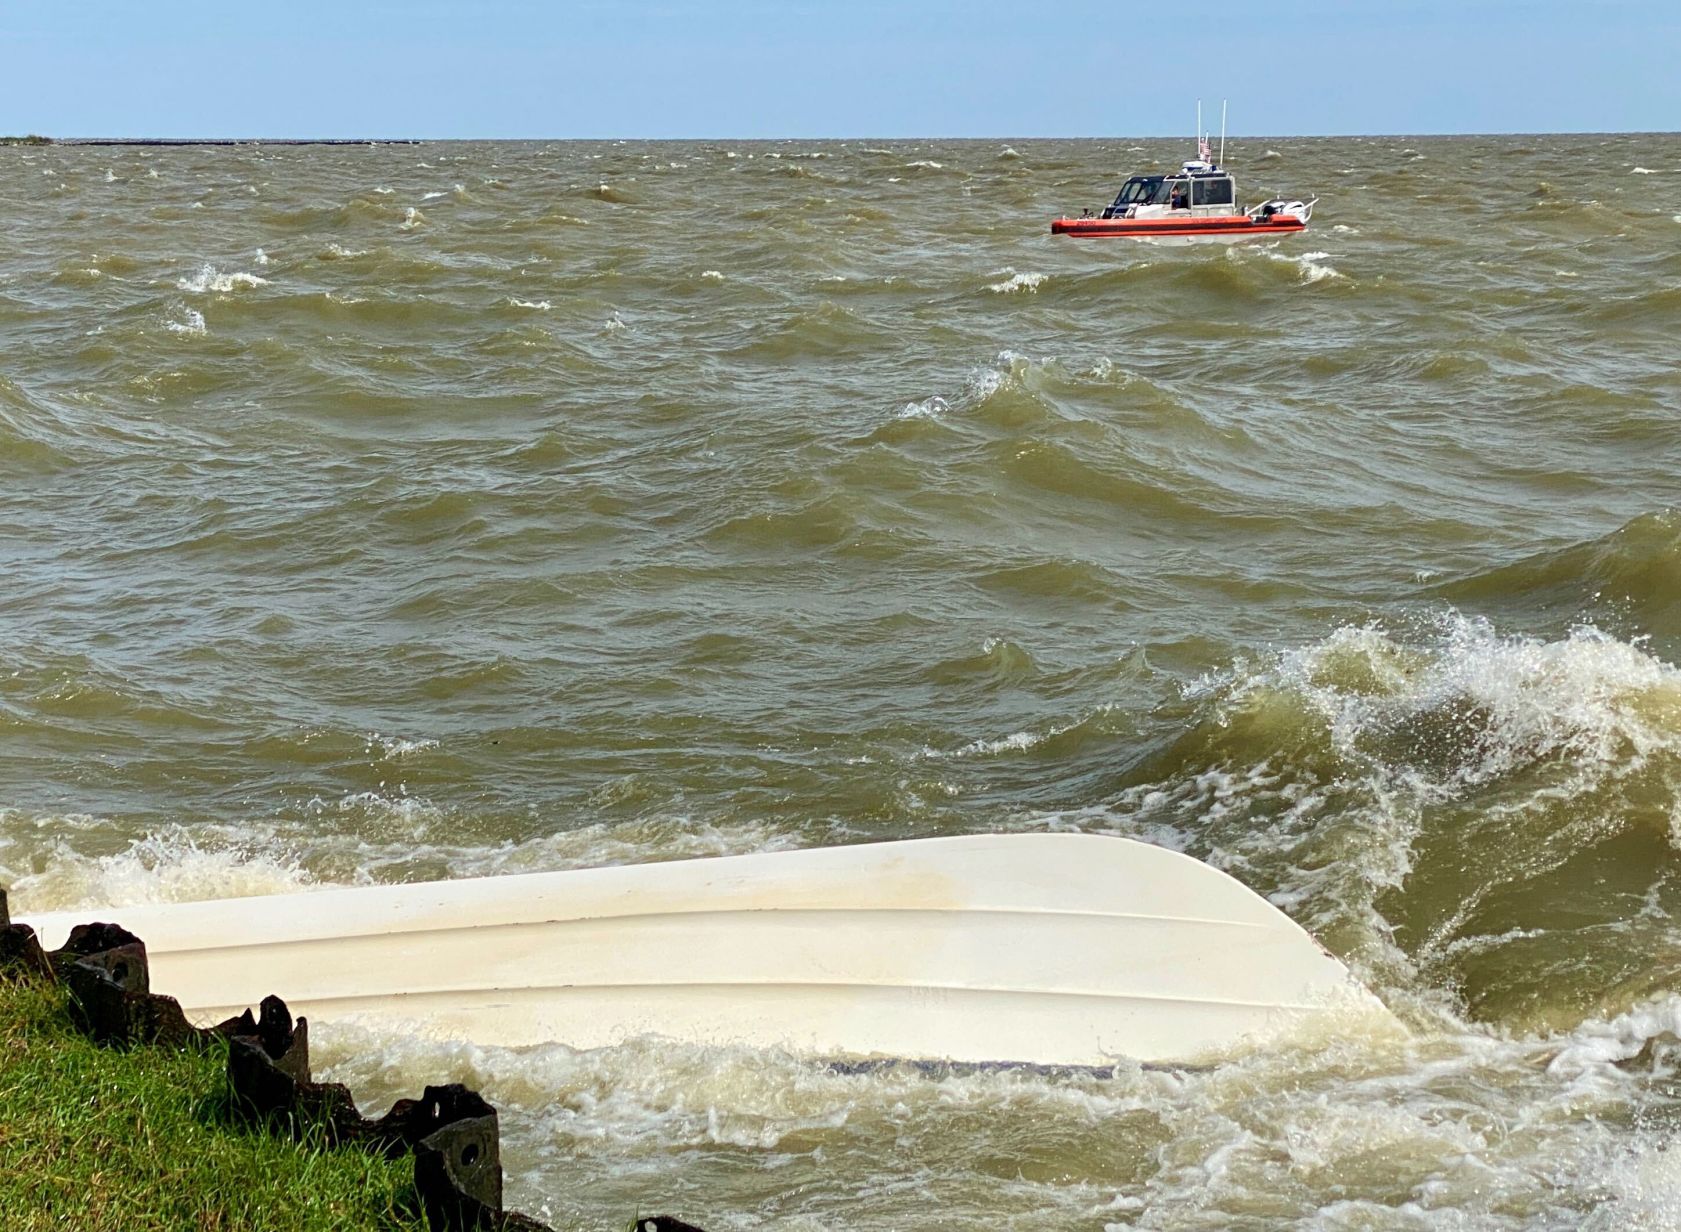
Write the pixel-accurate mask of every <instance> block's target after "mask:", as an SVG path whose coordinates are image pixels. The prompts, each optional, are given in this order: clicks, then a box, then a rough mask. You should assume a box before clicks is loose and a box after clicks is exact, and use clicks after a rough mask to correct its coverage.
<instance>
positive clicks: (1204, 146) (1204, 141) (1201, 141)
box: [1197, 137, 1214, 163]
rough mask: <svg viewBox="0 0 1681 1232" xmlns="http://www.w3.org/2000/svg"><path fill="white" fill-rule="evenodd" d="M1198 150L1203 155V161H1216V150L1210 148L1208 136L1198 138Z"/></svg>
mask: <svg viewBox="0 0 1681 1232" xmlns="http://www.w3.org/2000/svg"><path fill="white" fill-rule="evenodd" d="M1197 152H1198V153H1200V154H1201V155H1202V161H1203V162H1205V163H1211V162H1213V161H1214V151H1213V150H1211V149H1209V148H1208V138H1207V137H1199V138H1198V139H1197Z"/></svg>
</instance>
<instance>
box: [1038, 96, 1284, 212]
mask: <svg viewBox="0 0 1681 1232" xmlns="http://www.w3.org/2000/svg"><path fill="white" fill-rule="evenodd" d="M1201 127H1202V105H1201V104H1200V103H1198V105H1197V128H1198V130H1199V131H1200V130H1201ZM1220 130H1221V131H1220V148H1221V150H1222V152H1223V151H1224V149H1225V145H1226V135H1225V119H1224V114H1223V108H1222V118H1221V123H1220ZM1197 147H1198V148H1197V153H1198V155H1199V157H1197V158H1194V159H1190V160H1189V161H1187V162H1185V163H1184V164H1183V165H1182V166H1181V167H1180V169H1179V171H1178V172H1177V173H1174V174H1166V175H1135V176H1133V177H1132V178H1131V179H1130V180H1128V181H1127V182H1126V183H1125V184H1123V185H1122V186H1121V191H1120V192H1119V193H1118V194H1116V196H1115V200H1114V201H1113V202H1112V203H1111V204H1110V205H1109V206H1108V208H1107V209H1105V210H1104V211H1103V212H1102V213H1101V214H1095V215H1094V214H1093V213H1092V212H1091V211H1090V210H1087V211H1085V212H1084V213H1083V214H1082V215H1081V216H1080V217H1078V218H1067V217H1063V218H1057V219H1054V220H1052V222H1051V234H1052V235H1071V236H1073V237H1074V238H1076V239H1135V240H1159V241H1161V242H1163V243H1171V244H1195V243H1220V244H1230V243H1236V242H1238V241H1240V240H1260V239H1277V238H1279V237H1280V236H1285V235H1293V234H1295V233H1296V232H1298V231H1305V230H1307V224H1308V219H1310V218H1312V217H1313V207H1314V205H1315V204H1316V203H1317V201H1318V198H1317V197H1316V198H1314V200H1313V201H1289V200H1286V199H1284V198H1282V197H1276V198H1274V199H1272V200H1270V201H1263V202H1261V203H1260V204H1259V205H1256V206H1251V207H1250V208H1249V209H1246V210H1240V209H1239V208H1238V207H1237V181H1236V180H1235V179H1233V178H1232V175H1231V173H1230V172H1229V171H1227V170H1226V169H1225V168H1223V167H1221V166H1220V165H1219V164H1218V163H1216V162H1215V161H1214V158H1213V153H1212V151H1210V149H1209V148H1208V139H1207V138H1206V137H1199V138H1198V141H1197Z"/></svg>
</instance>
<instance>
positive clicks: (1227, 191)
mask: <svg viewBox="0 0 1681 1232" xmlns="http://www.w3.org/2000/svg"><path fill="white" fill-rule="evenodd" d="M1191 183H1192V185H1193V188H1192V196H1191V204H1193V205H1231V204H1232V203H1233V202H1234V201H1235V200H1236V196H1235V194H1234V193H1233V190H1232V180H1231V177H1230V176H1225V175H1220V176H1211V177H1208V178H1206V179H1204V178H1201V177H1199V178H1197V179H1195V180H1193V181H1191Z"/></svg>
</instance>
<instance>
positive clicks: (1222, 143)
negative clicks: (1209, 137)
mask: <svg viewBox="0 0 1681 1232" xmlns="http://www.w3.org/2000/svg"><path fill="white" fill-rule="evenodd" d="M1220 165H1221V166H1222V167H1224V166H1225V165H1226V100H1225V99H1221V100H1220Z"/></svg>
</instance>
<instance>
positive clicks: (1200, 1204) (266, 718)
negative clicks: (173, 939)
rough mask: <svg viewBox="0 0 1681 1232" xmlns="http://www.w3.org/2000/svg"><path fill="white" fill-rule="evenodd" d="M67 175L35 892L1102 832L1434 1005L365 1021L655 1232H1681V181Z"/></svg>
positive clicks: (218, 168) (832, 147)
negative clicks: (1193, 189) (736, 1046)
mask: <svg viewBox="0 0 1681 1232" xmlns="http://www.w3.org/2000/svg"><path fill="white" fill-rule="evenodd" d="M1183 153H1184V151H1183V150H1182V149H1181V147H1180V146H1179V145H1178V144H1171V143H1162V142H1130V141H1124V140H1116V141H1107V142H1025V141H1015V142H1011V143H1008V144H1006V143H1004V142H964V143H944V142H893V143H883V144H876V143H869V142H850V143H811V142H797V143H782V144H768V143H760V144H731V143H716V144H709V143H690V144H616V145H615V144H547V145H545V144H487V145H454V144H434V145H426V146H421V147H385V148H344V149H340V148H334V149H308V148H235V149H215V150H192V149H168V150H154V149H103V148H80V149H73V148H51V149H5V150H0V169H3V171H4V174H3V175H0V208H3V210H4V215H5V217H6V219H7V227H6V240H5V243H4V245H3V246H0V342H3V345H4V359H3V362H0V544H3V547H0V634H3V636H0V878H4V879H5V880H6V881H9V882H11V883H12V884H13V885H14V886H15V887H16V898H17V902H18V905H19V906H20V907H22V908H25V909H28V908H31V907H34V908H46V907H57V906H79V905H86V906H95V905H99V904H103V903H111V902H119V901H132V900H138V899H170V898H183V897H203V896H212V895H222V894H229V893H241V892H252V891H263V890H273V889H280V888H287V887H292V886H300V885H311V884H321V883H336V882H357V881H367V880H403V879H419V878H432V877H445V876H459V875H467V874H480V873H489V872H499V871H512V870H528V869H539V868H560V867H570V866H577V865H583V864H590V863H600V862H604V861H629V860H641V859H657V858H662V857H673V856H679V855H693V854H698V853H706V852H735V851H749V850H757V849H763V848H772V847H792V846H800V845H808V844H815V843H829V842H846V841H857V840H862V839H869V838H890V837H909V836H917V835H928V834H940V833H955V832H962V831H974V830H987V829H1044V828H1047V827H1072V828H1080V829H1089V830H1099V831H1108V832H1116V833H1122V834H1130V835H1138V836H1142V837H1145V838H1148V839H1151V840H1153V841H1157V842H1163V843H1168V844H1171V845H1174V846H1178V847H1182V848H1184V849H1186V850H1188V851H1190V852H1192V853H1194V854H1196V855H1198V856H1200V857H1203V858H1205V859H1208V860H1210V861H1211V862H1213V863H1215V864H1217V865H1219V866H1220V867H1223V868H1226V869H1228V870H1230V871H1231V872H1233V873H1234V874H1235V875H1236V876H1238V877H1239V878H1241V879H1242V880H1244V881H1245V882H1247V883H1248V884H1250V885H1251V886H1254V887H1255V888H1256V889H1258V890H1259V891H1261V892H1262V893H1264V894H1266V895H1268V896H1269V897H1270V898H1271V899H1272V900H1273V901H1274V902H1276V903H1277V904H1279V905H1280V906H1281V907H1282V908H1284V909H1285V910H1286V911H1288V912H1289V913H1290V914H1291V915H1293V916H1294V917H1295V918H1297V919H1298V920H1300V921H1302V922H1303V923H1304V924H1306V925H1308V926H1309V927H1310V928H1312V929H1314V930H1315V931H1316V932H1317V933H1318V934H1319V935H1320V936H1321V937H1322V938H1324V939H1325V941H1326V942H1327V943H1328V944H1329V945H1331V946H1332V947H1333V948H1334V949H1335V950H1336V951H1337V952H1338V953H1340V954H1342V955H1343V956H1344V957H1345V958H1347V959H1348V961H1349V962H1350V963H1351V965H1352V966H1353V967H1354V968H1355V969H1356V971H1357V972H1358V973H1359V974H1360V975H1361V976H1362V978H1364V979H1365V980H1366V981H1367V982H1368V983H1369V984H1371V985H1372V987H1373V988H1375V989H1376V990H1377V991H1378V993H1379V994H1380V995H1381V996H1382V997H1383V998H1384V1000H1385V1001H1386V1002H1388V1003H1389V1004H1390V1005H1391V1006H1392V1007H1393V1008H1395V1009H1396V1010H1397V1012H1399V1013H1400V1014H1401V1015H1402V1016H1403V1017H1404V1018H1405V1019H1406V1020H1407V1021H1408V1022H1409V1023H1410V1024H1411V1026H1412V1027H1413V1028H1414V1033H1413V1037H1412V1039H1411V1040H1410V1041H1407V1042H1397V1041H1396V1040H1394V1039H1365V1038H1355V1037H1345V1038H1336V1039H1330V1040H1324V1039H1318V1040H1306V1039H1304V1040H1302V1041H1299V1043H1298V1044H1296V1045H1295V1046H1292V1047H1286V1048H1284V1049H1282V1050H1280V1051H1278V1052H1275V1053H1270V1054H1266V1055H1258V1056H1250V1057H1246V1058H1242V1059H1239V1060H1237V1061H1234V1062H1233V1063H1232V1064H1229V1065H1226V1066H1221V1067H1218V1068H1216V1069H1214V1070H1211V1071H1207V1072H1192V1073H1174V1072H1139V1071H1137V1070H1134V1069H1130V1068H1126V1067H1122V1068H1121V1069H1118V1070H1117V1071H1116V1072H1115V1073H1113V1074H1110V1075H1098V1076H1094V1075H1076V1076H1066V1075H1054V1074H1051V1075H1047V1074H1036V1073H1028V1072H1005V1073H990V1072H983V1073H970V1072H953V1073H933V1074H930V1073H926V1072H923V1071H918V1070H910V1069H907V1070H904V1071H900V1070H897V1069H887V1070H883V1071H874V1072H870V1073H865V1074H855V1073H836V1072H832V1071H830V1070H828V1069H825V1068H823V1067H820V1066H814V1065H811V1064H808V1063H803V1062H799V1061H796V1060H792V1059H789V1058H786V1057H781V1056H774V1055H765V1054H760V1053H753V1052H745V1051H743V1052H730V1051H709V1050H702V1049H684V1048H673V1047H670V1046H662V1045H660V1044H658V1043H656V1042H645V1043H641V1044H636V1045H631V1046H627V1047H624V1048H620V1049H609V1050H604V1051H600V1052H594V1053H573V1052H570V1051H568V1050H566V1049H563V1048H558V1047H557V1048H551V1049H540V1050H537V1051H535V1052H530V1053H513V1052H503V1051H496V1050H486V1049H471V1048H447V1047H440V1046H438V1045H435V1044H427V1043H423V1042H421V1041H418V1040H413V1039H402V1038H379V1039H369V1038H366V1037H362V1036H359V1035H356V1034H354V1033H352V1032H349V1031H342V1030H341V1031H340V1032H339V1033H338V1035H337V1036H336V1037H333V1038H331V1039H329V1041H328V1044H329V1048H328V1056H329V1057H330V1058H333V1059H334V1061H335V1073H336V1075H337V1076H339V1077H343V1078H346V1079H348V1080H349V1081H351V1082H352V1083H353V1084H355V1085H357V1086H358V1088H359V1089H360V1090H361V1091H362V1092H364V1093H365V1095H366V1096H367V1098H368V1100H369V1101H370V1102H377V1100H379V1099H381V1098H386V1097H389V1096H391V1095H394V1094H396V1093H398V1092H400V1091H404V1090H408V1089H411V1088H413V1087H414V1086H415V1085H417V1084H418V1083H419V1082H421V1081H423V1080H425V1079H428V1078H436V1077H438V1076H440V1075H442V1074H446V1073H447V1074H450V1075H452V1076H456V1077H460V1078H463V1079H466V1080H468V1081H472V1082H475V1083H479V1084H482V1085H483V1086H484V1087H485V1088H486V1089H487V1091H488V1093H489V1095H490V1096H491V1097H492V1098H493V1099H495V1100H496V1101H498V1102H499V1103H500V1104H502V1105H503V1106H504V1107H505V1108H506V1109H507V1110H508V1111H507V1114H506V1126H505V1130H506V1135H507V1138H508V1160H507V1162H508V1165H509V1169H510V1197H511V1198H512V1200H513V1201H515V1202H516V1203H518V1204H521V1205H524V1206H525V1207H527V1208H528V1209H532V1210H534V1211H538V1212H542V1213H546V1214H547V1215H548V1216H549V1217H551V1218H553V1219H555V1220H557V1221H559V1222H569V1221H577V1222H580V1223H586V1224H589V1225H591V1226H601V1225H603V1224H605V1223H608V1222H612V1221H620V1220H622V1219H625V1218H628V1217H629V1215H631V1214H633V1213H634V1212H635V1211H636V1210H637V1209H639V1208H640V1209H642V1210H649V1209H655V1208H669V1209H676V1210H680V1211H682V1212H684V1213H685V1214H687V1215H689V1216H690V1217H692V1218H696V1219H698V1220H700V1221H702V1222H704V1223H706V1224H707V1225H708V1226H711V1227H715V1228H758V1227H778V1228H799V1229H805V1228H819V1227H822V1228H829V1227H834V1228H859V1229H864V1228H870V1229H875V1228H907V1229H912V1228H934V1227H948V1226H951V1225H953V1224H981V1223H983V1222H984V1223H986V1224H988V1225H989V1226H1004V1227H1010V1228H1018V1229H1023V1230H1026V1229H1040V1228H1046V1229H1049V1228H1064V1227H1086V1228H1101V1227H1105V1226H1107V1227H1114V1228H1134V1227H1136V1228H1150V1229H1228V1228H1241V1229H1262V1228H1266V1229H1272V1228H1313V1229H1353V1228H1363V1229H1365V1228H1370V1229H1412V1228H1425V1227H1429V1228H1440V1227H1448V1228H1478V1229H1481V1228H1501V1229H1505V1228H1511V1229H1520V1228H1521V1229H1550V1228H1574V1227H1578V1226H1582V1225H1583V1224H1584V1223H1585V1224H1587V1225H1588V1226H1592V1227H1599V1228H1607V1229H1609V1228H1628V1227H1673V1226H1675V1225H1676V1224H1677V1222H1678V1221H1681V1167H1678V1166H1677V1164H1676V1163H1675V1162H1674V1161H1675V1159H1676V1158H1681V1156H1676V1155H1674V1154H1673V1153H1672V1152H1671V1150H1670V1142H1671V1139H1672V1135H1673V1132H1674V1127H1675V1125H1676V1124H1677V1121H1678V1119H1681V1089H1678V1086H1677V1080H1676V1077H1675V1075H1676V1073H1677V1069H1678V1065H1681V930H1678V929H1677V925H1676V916H1677V911H1678V910H1681V671H1678V670H1677V668H1676V667H1675V666H1674V664H1675V663H1676V661H1677V656H1678V654H1681V513H1677V512H1674V507H1675V506H1676V505H1677V503H1678V502H1681V493H1678V491H1677V475H1678V473H1681V444H1678V442H1681V425H1678V412H1681V377H1678V376H1677V372H1676V366H1675V355H1676V338H1677V337H1681V138H1677V137H1675V136H1658V137H1633V136H1613V137H1568V138H1561V137H1519V138H1462V139H1441V138H1382V139H1366V140H1311V141H1309V140H1298V139H1273V140H1268V141H1242V142H1237V143H1234V145H1233V148H1232V149H1231V150H1230V162H1231V163H1232V164H1233V165H1234V166H1235V167H1236V169H1237V172H1238V175H1239V185H1240V191H1241V192H1242V193H1243V194H1244V195H1245V196H1246V197H1247V198H1248V199H1251V200H1252V199H1256V198H1258V197H1259V195H1260V194H1261V193H1262V192H1268V193H1271V192H1274V191H1283V192H1287V193H1288V194H1290V195H1293V196H1309V195H1313V194H1318V195H1320V196H1321V197H1322V198H1323V200H1322V202H1321V204H1320V205H1319V207H1318V210H1317V212H1316V214H1315V220H1314V226H1313V229H1312V231H1311V232H1310V233H1309V234H1308V235H1306V236H1302V237H1297V238H1295V239H1292V240H1290V241H1283V242H1280V243H1278V244H1277V245H1275V246H1267V247H1258V248H1237V249H1230V250H1228V249H1214V250H1208V249H1191V250H1184V249H1176V250H1154V249H1150V248H1146V247H1137V246H1118V245H1115V244H1086V245H1081V244H1078V243H1076V242H1072V241H1059V240H1053V239H1052V238H1051V237H1050V236H1049V235H1048V234H1047V221H1048V219H1049V218H1050V217H1051V216H1052V215H1054V214H1055V213H1058V212H1061V211H1063V210H1069V211H1077V210H1078V208H1079V207H1081V206H1085V205H1097V204H1100V203H1101V202H1102V200H1104V199H1105V197H1106V195H1107V194H1109V193H1112V191H1113V189H1114V186H1115V184H1116V182H1117V181H1118V179H1119V178H1120V177H1121V176H1122V175H1124V174H1125V173H1127V172H1129V171H1131V170H1133V169H1148V168H1152V167H1154V168H1159V167H1161V166H1163V165H1165V164H1166V163H1168V162H1169V161H1170V160H1173V159H1176V158H1178V157H1181V156H1182V155H1183Z"/></svg>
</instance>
